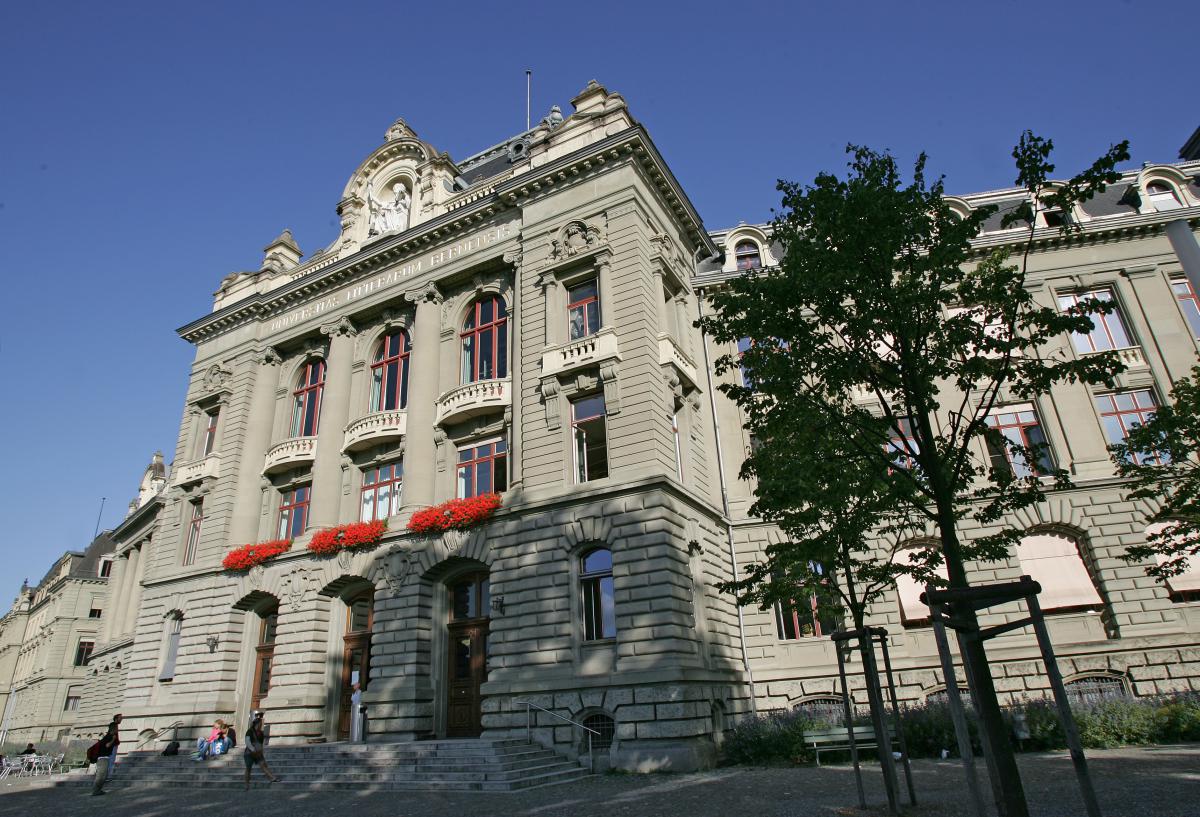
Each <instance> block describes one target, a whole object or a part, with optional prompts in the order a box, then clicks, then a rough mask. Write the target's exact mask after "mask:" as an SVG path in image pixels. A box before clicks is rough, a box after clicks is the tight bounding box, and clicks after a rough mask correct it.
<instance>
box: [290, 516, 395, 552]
mask: <svg viewBox="0 0 1200 817" xmlns="http://www.w3.org/2000/svg"><path fill="white" fill-rule="evenodd" d="M386 530H387V523H386V522H384V521H383V520H381V519H377V520H376V521H374V522H351V523H349V524H347V525H338V526H337V527H336V528H325V530H319V531H317V532H316V533H314V534H313V538H312V539H311V540H310V541H309V543H308V549H309V550H310V551H312V552H313V553H315V554H317V555H318V556H332V555H333V554H335V553H337V552H338V551H339V550H350V549H352V548H361V547H374V546H375V545H377V544H379V540H380V539H381V538H383V532H384V531H386Z"/></svg>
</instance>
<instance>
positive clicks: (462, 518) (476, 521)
mask: <svg viewBox="0 0 1200 817" xmlns="http://www.w3.org/2000/svg"><path fill="white" fill-rule="evenodd" d="M499 507H500V494H480V495H479V496H472V497H468V498H466V499H451V500H450V501H449V502H443V503H442V504H441V505H434V506H433V507H431V508H425V509H424V510H421V511H417V512H416V513H414V514H413V515H412V518H411V519H409V520H408V529H409V530H410V531H412V532H413V533H422V534H437V533H443V532H445V531H448V530H467V529H468V528H473V527H475V526H476V525H480V524H482V523H484V522H486V521H487V520H488V519H490V518H491V516H492V514H493V513H494V512H495V510H496V509H497V508H499Z"/></svg>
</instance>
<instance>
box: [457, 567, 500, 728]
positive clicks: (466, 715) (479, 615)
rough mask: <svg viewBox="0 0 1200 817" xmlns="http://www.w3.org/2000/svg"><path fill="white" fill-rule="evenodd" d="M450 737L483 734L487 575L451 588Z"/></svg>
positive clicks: (472, 577) (476, 575) (465, 579)
mask: <svg viewBox="0 0 1200 817" xmlns="http://www.w3.org/2000/svg"><path fill="white" fill-rule="evenodd" d="M448 590H449V599H450V620H449V622H448V624H447V629H448V639H447V650H446V652H447V656H448V659H449V661H448V667H447V672H446V678H447V684H446V686H447V693H448V695H449V700H448V702H447V706H446V735H447V737H478V736H479V734H480V733H481V732H482V731H483V720H482V717H481V715H480V704H481V703H482V697H481V696H480V694H479V687H480V686H481V685H482V684H483V682H484V681H486V680H487V654H488V605H489V604H490V599H489V597H488V574H486V573H474V574H471V575H469V576H464V577H462V578H459V579H457V580H455V581H454V582H452V583H451V584H450V586H449V588H448Z"/></svg>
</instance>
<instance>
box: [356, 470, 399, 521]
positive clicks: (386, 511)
mask: <svg viewBox="0 0 1200 817" xmlns="http://www.w3.org/2000/svg"><path fill="white" fill-rule="evenodd" d="M403 487H404V464H403V463H399V462H393V463H389V464H388V465H381V466H379V467H378V468H371V469H368V470H366V471H363V487H362V512H361V514H360V516H359V518H360V521H362V522H373V521H375V520H376V519H387V518H388V517H389V516H393V515H395V514H397V513H399V512H400V496H401V492H402V489H403Z"/></svg>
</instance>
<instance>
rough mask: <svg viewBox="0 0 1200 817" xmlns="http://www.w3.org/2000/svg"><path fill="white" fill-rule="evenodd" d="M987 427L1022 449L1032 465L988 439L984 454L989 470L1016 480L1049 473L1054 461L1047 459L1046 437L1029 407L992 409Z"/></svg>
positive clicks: (1027, 404)
mask: <svg viewBox="0 0 1200 817" xmlns="http://www.w3.org/2000/svg"><path fill="white" fill-rule="evenodd" d="M987 424H988V425H989V426H991V427H992V428H994V429H996V431H998V432H1000V434H1001V436H1003V437H1004V438H1005V439H1007V440H1010V441H1011V442H1013V443H1015V444H1017V445H1019V446H1022V447H1024V448H1026V449H1027V450H1028V451H1029V454H1030V456H1032V457H1033V458H1034V462H1033V464H1032V465H1030V463H1029V462H1027V461H1026V459H1025V457H1024V456H1022V455H1021V454H1020V453H1018V452H1015V451H1012V450H1011V449H1009V448H1008V446H1006V445H1001V444H1000V443H998V442H996V441H994V440H990V439H989V440H988V441H987V446H988V454H989V455H990V456H991V459H992V467H993V468H995V469H997V470H1005V469H1007V470H1009V471H1010V472H1011V473H1012V474H1013V475H1014V476H1016V477H1028V476H1033V475H1038V476H1040V475H1042V474H1047V473H1049V472H1050V471H1051V470H1053V468H1054V461H1053V460H1052V459H1051V457H1050V448H1049V445H1048V444H1047V442H1046V433H1045V432H1044V431H1042V425H1041V423H1040V422H1039V421H1038V416H1037V412H1036V411H1035V410H1034V408H1033V404H1032V403H1022V404H1020V405H1015V406H1004V407H1002V408H997V409H992V413H991V414H989V415H988V418H987Z"/></svg>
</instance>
